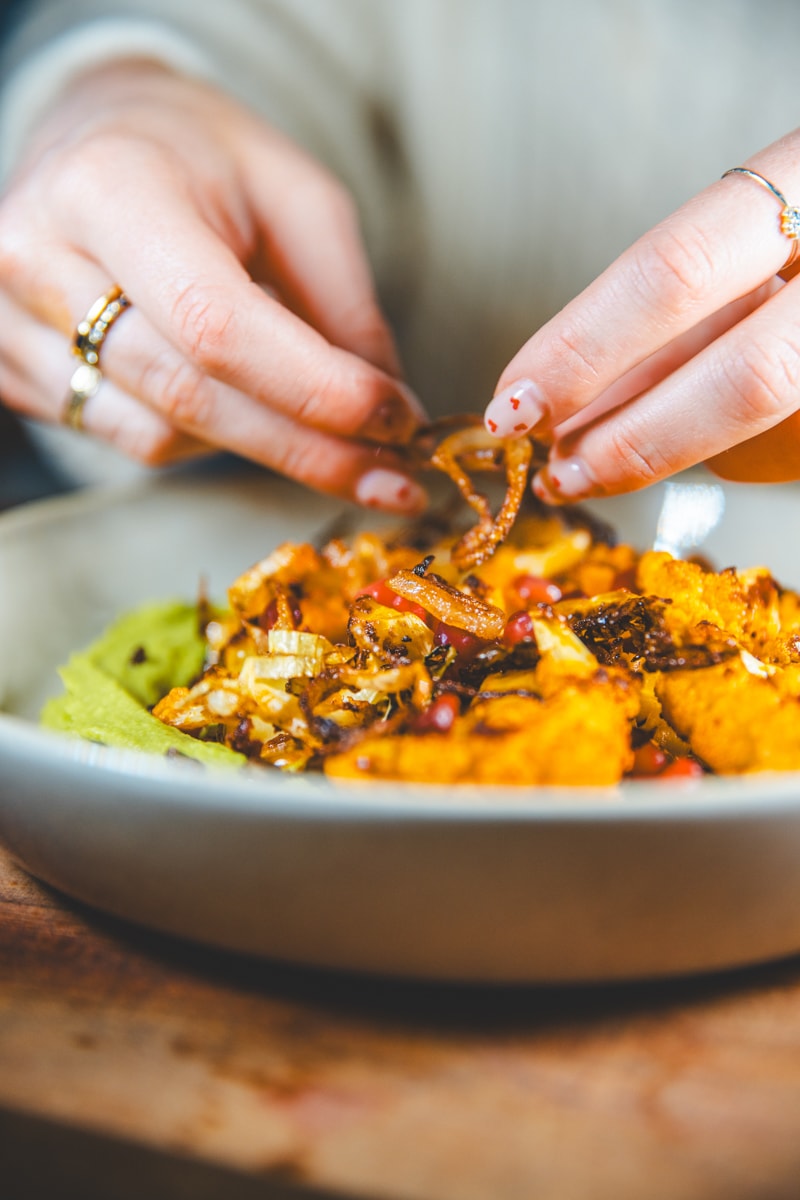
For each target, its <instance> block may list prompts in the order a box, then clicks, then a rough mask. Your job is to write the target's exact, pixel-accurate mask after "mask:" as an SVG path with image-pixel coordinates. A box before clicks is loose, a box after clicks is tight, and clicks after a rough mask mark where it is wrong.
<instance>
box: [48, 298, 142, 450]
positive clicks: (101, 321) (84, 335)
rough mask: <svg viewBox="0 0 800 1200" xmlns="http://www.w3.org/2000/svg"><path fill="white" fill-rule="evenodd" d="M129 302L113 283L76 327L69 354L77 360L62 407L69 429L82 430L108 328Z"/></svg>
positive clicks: (98, 376) (97, 383)
mask: <svg viewBox="0 0 800 1200" xmlns="http://www.w3.org/2000/svg"><path fill="white" fill-rule="evenodd" d="M130 303H131V302H130V300H129V299H128V297H127V296H126V295H125V293H124V292H123V290H122V288H121V287H119V286H118V285H117V284H114V286H113V287H112V288H110V289H109V290H108V291H107V292H105V293H104V294H103V295H102V296H100V298H99V299H98V300H95V302H94V304H93V305H92V307H91V308H90V309H89V311H88V312H87V314H86V316H85V317H84V318H83V320H82V321H81V322H80V324H79V325H78V327H77V329H76V330H75V333H74V336H73V338H72V353H73V354H74V355H75V356H76V358H79V359H80V363H79V365H78V366H77V367H76V368H75V370H74V371H73V373H72V377H71V379H70V381H69V391H68V393H67V399H66V403H65V405H64V413H63V417H62V419H63V422H64V424H65V425H69V427H70V428H71V429H77V430H82V429H83V428H84V424H83V410H84V408H85V407H86V404H87V401H89V400H91V398H92V396H93V395H94V394H95V392H96V391H97V389H98V388H99V387H100V384H101V383H102V382H103V373H102V371H101V370H100V367H99V365H98V364H99V362H100V349H101V347H102V345H103V342H104V341H105V339H106V334H107V333H108V331H109V329H110V328H111V326H112V325H113V324H114V322H115V321H116V319H117V317H119V316H120V315H121V314H122V313H123V312H124V311H125V309H126V308H130Z"/></svg>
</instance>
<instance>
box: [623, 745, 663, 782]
mask: <svg viewBox="0 0 800 1200" xmlns="http://www.w3.org/2000/svg"><path fill="white" fill-rule="evenodd" d="M667 762H668V759H667V756H666V754H665V753H664V751H663V750H662V749H661V747H660V746H656V744H655V743H654V742H645V743H644V745H643V746H638V747H637V749H636V750H634V752H633V770H632V771H631V774H632V775H660V774H661V773H662V771H663V770H664V768H665V767H666V765H667Z"/></svg>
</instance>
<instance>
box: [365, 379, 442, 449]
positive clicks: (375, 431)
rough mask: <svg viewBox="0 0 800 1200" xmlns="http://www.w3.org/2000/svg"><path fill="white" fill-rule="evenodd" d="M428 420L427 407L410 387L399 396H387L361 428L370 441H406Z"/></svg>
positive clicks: (404, 388) (403, 389)
mask: <svg viewBox="0 0 800 1200" xmlns="http://www.w3.org/2000/svg"><path fill="white" fill-rule="evenodd" d="M426 420H427V414H426V412H425V409H424V408H423V407H422V405H421V404H420V402H419V400H418V399H417V397H416V396H415V395H414V393H413V392H412V391H411V389H410V388H406V387H403V388H402V391H401V394H400V395H398V396H387V398H386V399H385V400H382V401H381V403H380V404H379V405H378V407H377V408H376V409H374V411H373V412H372V413H371V414H370V416H369V418H368V420H367V421H366V422H365V423H364V425H362V427H361V429H360V430H359V433H360V436H361V437H362V438H365V439H366V440H367V441H369V442H386V443H393V442H405V441H407V440H408V439H409V438H410V437H411V434H412V433H413V432H414V430H415V429H416V428H417V427H418V426H419V425H421V424H422V423H423V422H424V421H426Z"/></svg>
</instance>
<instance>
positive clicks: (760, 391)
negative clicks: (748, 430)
mask: <svg viewBox="0 0 800 1200" xmlns="http://www.w3.org/2000/svg"><path fill="white" fill-rule="evenodd" d="M728 382H729V383H730V385H731V387H732V388H733V389H735V394H736V395H737V397H738V400H739V404H740V408H741V416H742V418H743V420H744V423H745V424H746V425H756V426H763V425H769V424H771V423H773V422H774V421H775V420H776V419H780V418H781V417H783V416H785V415H786V414H787V411H789V410H790V409H791V407H792V397H793V396H794V395H795V394H796V392H797V387H798V383H800V345H798V343H797V342H796V341H793V340H791V339H790V338H787V337H776V336H773V337H769V338H766V339H764V338H762V339H760V340H758V341H751V342H749V343H748V344H747V345H746V346H745V347H744V349H743V351H742V354H741V357H740V358H739V360H738V362H737V363H736V364H735V365H732V366H731V367H730V368H729V369H728Z"/></svg>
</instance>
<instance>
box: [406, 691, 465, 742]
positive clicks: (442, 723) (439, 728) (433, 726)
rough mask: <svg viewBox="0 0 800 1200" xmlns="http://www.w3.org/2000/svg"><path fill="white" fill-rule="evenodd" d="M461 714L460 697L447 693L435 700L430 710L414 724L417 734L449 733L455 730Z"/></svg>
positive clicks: (421, 715)
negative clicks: (454, 724)
mask: <svg viewBox="0 0 800 1200" xmlns="http://www.w3.org/2000/svg"><path fill="white" fill-rule="evenodd" d="M460 712H461V704H460V703H459V699H458V696H454V695H453V693H452V692H445V693H444V695H442V696H439V697H438V699H436V700H434V702H433V704H432V705H431V706H430V708H428V709H426V710H425V712H423V713H420V715H419V716H418V717H417V719H416V721H415V722H414V731H415V732H416V733H448V732H449V731H450V730H451V729H452V728H453V722H454V721H455V719H456V717H457V716H458V714H459V713H460Z"/></svg>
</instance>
